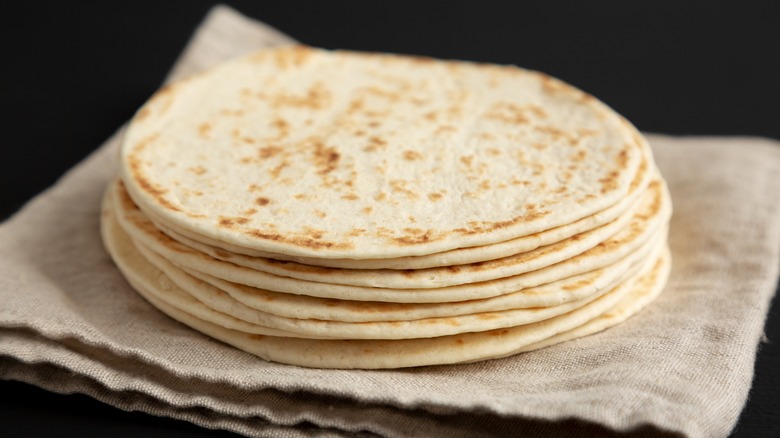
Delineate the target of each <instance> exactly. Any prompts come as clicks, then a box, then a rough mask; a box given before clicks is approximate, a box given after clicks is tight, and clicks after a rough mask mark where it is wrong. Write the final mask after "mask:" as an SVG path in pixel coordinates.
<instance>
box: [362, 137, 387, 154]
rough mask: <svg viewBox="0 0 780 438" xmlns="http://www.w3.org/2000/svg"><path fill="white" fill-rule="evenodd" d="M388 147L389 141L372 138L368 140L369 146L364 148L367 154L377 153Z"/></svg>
mask: <svg viewBox="0 0 780 438" xmlns="http://www.w3.org/2000/svg"><path fill="white" fill-rule="evenodd" d="M386 146H387V140H385V139H383V138H380V137H377V136H371V137H369V138H368V144H367V145H366V146H365V147H364V148H363V150H364V151H366V152H376V151H378V150H380V149H384V148H385V147H386Z"/></svg>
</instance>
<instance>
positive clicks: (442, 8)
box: [0, 0, 780, 437]
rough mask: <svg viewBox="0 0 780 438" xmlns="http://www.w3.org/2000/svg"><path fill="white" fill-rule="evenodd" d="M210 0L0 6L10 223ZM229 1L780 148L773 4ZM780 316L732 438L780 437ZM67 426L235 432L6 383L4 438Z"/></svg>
mask: <svg viewBox="0 0 780 438" xmlns="http://www.w3.org/2000/svg"><path fill="white" fill-rule="evenodd" d="M214 3H215V2H213V1H205V0H200V1H194V0H192V1H147V0H144V1H141V0H135V1H132V2H109V1H94V2H86V1H73V2H64V1H63V2H56V1H51V2H38V1H24V2H22V1H20V2H18V3H14V2H8V1H6V2H2V4H1V5H0V75H1V76H0V90H1V91H0V218H6V217H8V216H9V215H10V214H12V213H13V212H14V211H16V210H17V209H19V208H20V207H21V206H22V205H23V204H24V202H26V201H27V200H28V199H30V198H31V197H33V196H34V195H35V194H37V193H39V192H40V191H41V190H43V189H45V188H46V187H48V186H50V185H51V184H52V183H54V182H55V181H56V179H57V178H58V177H59V176H60V175H61V174H62V173H63V172H65V171H66V170H67V169H68V168H70V167H72V166H73V165H74V164H76V163H77V162H79V161H80V160H81V159H83V158H84V157H85V156H86V155H87V154H88V153H89V152H91V151H92V150H94V149H95V148H96V147H97V146H98V145H100V144H101V143H102V142H103V141H104V140H105V139H106V138H107V137H108V136H109V135H110V134H111V133H112V132H113V131H114V130H115V129H116V128H117V127H118V126H119V125H121V124H122V123H123V122H124V121H126V120H127V119H128V118H129V117H130V116H131V115H132V114H133V112H134V111H135V110H136V109H137V108H138V107H139V106H140V105H141V104H142V103H143V102H144V100H145V99H146V98H147V97H149V95H151V93H152V92H153V91H154V90H155V89H156V88H157V87H158V86H159V85H160V83H161V81H162V79H163V77H164V75H165V73H166V71H167V70H168V69H169V68H170V66H171V64H172V63H173V61H174V60H175V59H176V57H177V55H178V54H179V52H180V50H181V49H182V48H183V47H184V44H185V43H186V41H187V40H188V38H189V36H190V35H191V32H192V31H193V30H194V28H195V27H196V26H197V24H198V23H199V22H200V20H201V19H202V18H203V16H204V15H205V13H206V12H207V11H208V9H209V8H210V6H211V5H212V4H214ZM225 3H227V4H230V5H233V6H235V7H236V8H237V9H239V10H240V11H242V12H244V13H246V14H248V15H250V16H253V17H255V18H258V19H260V20H263V21H265V22H266V23H268V24H270V25H272V26H274V27H276V28H278V29H280V30H282V31H284V32H286V33H288V34H289V35H291V36H292V37H294V38H296V39H298V40H299V41H301V42H305V43H307V44H311V45H315V46H320V47H325V48H347V49H357V50H372V51H388V52H402V53H414V54H421V55H431V56H435V57H443V58H458V59H468V60H476V61H489V62H496V63H511V64H518V65H520V66H523V67H527V68H531V69H536V70H541V71H544V72H547V73H550V74H552V75H554V76H557V77H559V78H561V79H564V80H565V81H567V82H569V83H572V84H574V85H576V86H578V87H580V88H582V89H584V90H586V91H588V92H590V93H592V94H594V95H596V96H597V97H599V98H601V99H602V100H603V101H605V102H606V103H607V104H609V105H610V106H612V107H613V108H614V109H616V110H617V111H618V112H620V113H622V114H623V115H625V116H626V117H627V118H628V119H629V120H631V121H632V122H634V124H636V125H637V126H638V127H639V128H640V129H641V130H643V131H649V132H663V133H669V134H679V135H699V134H706V135H751V136H764V137H771V138H775V139H780V2H776V1H740V2H737V1H734V2H711V1H679V2H678V1H657V2H640V3H638V2H618V1H607V2H603V1H602V2H598V1H596V2H586V1H582V2H577V1H531V2H498V1H483V0H476V1H474V0H472V1H469V2H455V1H450V2H447V1H441V2H439V1H429V2H423V1H421V0H418V1H394V2H390V1H385V2H379V1H374V2H370V1H364V2H360V1H329V2H324V1H285V2H281V1H280V2H261V1H226V2H225ZM509 5H511V6H509ZM705 164H706V157H702V165H705ZM778 189H779V190H780V188H778ZM778 200H780V196H779V197H778ZM779 313H780V306H778V305H775V306H774V309H773V310H772V311H771V312H770V316H769V321H768V325H767V329H766V332H767V337H768V339H769V342H768V343H765V344H764V345H763V346H762V347H761V350H760V353H759V358H758V361H757V365H756V378H755V381H754V385H753V389H752V390H751V394H750V399H749V401H748V405H747V407H746V409H745V411H744V412H743V414H742V417H741V418H740V423H739V425H738V426H737V429H736V431H735V432H734V434H733V436H735V437H756V436H780V396H779V395H778V394H777V393H778V390H780V378H779V377H778V372H776V371H775V370H780V352H779V351H778V350H780V349H778V347H777V345H776V342H777V340H778V339H780V314H779ZM9 433H10V435H9ZM55 433H56V434H58V435H65V436H70V435H76V434H78V435H80V436H105V435H108V434H113V435H115V436H137V435H140V434H144V435H148V436H228V435H230V434H227V433H225V432H215V431H208V430H204V429H199V428H197V427H195V426H191V425H189V424H186V423H183V422H178V421H173V420H167V419H159V418H154V417H151V416H148V415H144V414H139V413H125V412H121V411H119V410H116V409H113V408H110V407H108V406H106V405H103V404H101V403H98V402H96V401H93V400H91V399H89V398H87V397H85V396H80V395H67V396H65V395H55V394H50V393H47V392H45V391H42V390H39V389H37V388H34V387H31V386H28V385H25V384H21V383H16V382H0V435H3V436H29V435H38V434H47V435H53V434H55Z"/></svg>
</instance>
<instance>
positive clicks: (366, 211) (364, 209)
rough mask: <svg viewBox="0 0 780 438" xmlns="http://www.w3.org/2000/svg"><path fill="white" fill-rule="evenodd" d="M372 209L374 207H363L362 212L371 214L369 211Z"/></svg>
mask: <svg viewBox="0 0 780 438" xmlns="http://www.w3.org/2000/svg"><path fill="white" fill-rule="evenodd" d="M372 211H374V207H363V210H362V212H363V213H365V214H371V212H372Z"/></svg>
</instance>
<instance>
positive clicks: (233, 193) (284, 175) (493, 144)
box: [121, 47, 652, 260]
mask: <svg viewBox="0 0 780 438" xmlns="http://www.w3.org/2000/svg"><path fill="white" fill-rule="evenodd" d="M647 148H648V146H647V144H646V142H645V141H644V140H643V138H642V137H641V135H639V134H638V132H637V131H636V130H635V129H634V128H633V127H631V126H630V125H629V124H627V123H626V122H625V121H624V120H623V119H622V118H621V117H620V116H618V115H617V114H615V113H614V112H613V111H612V110H611V109H609V108H608V107H607V106H606V105H604V104H602V103H601V102H599V101H598V100H596V99H595V98H593V97H592V96H590V95H588V94H586V93H584V92H582V91H579V90H577V89H575V88H573V87H571V86H569V85H566V84H564V83H562V82H560V81H558V80H555V79H552V78H550V77H548V76H546V75H544V74H541V73H536V72H531V71H527V70H523V69H520V68H517V67H504V66H495V65H488V64H476V63H468V62H457V61H439V60H432V59H424V58H415V57H408V56H397V55H380V54H366V53H352V52H329V51H325V50H318V49H313V48H307V47H284V48H276V49H270V50H266V51H263V52H258V53H256V54H254V55H250V56H247V57H244V58H241V59H238V60H235V61H231V62H228V63H226V64H223V65H221V66H219V67H216V68H214V69H212V70H209V71H207V72H205V73H202V74H199V75H197V76H193V77H190V78H188V79H186V80H183V81H180V82H177V83H174V84H171V85H169V86H166V87H165V88H163V89H162V90H161V91H160V92H158V93H157V94H156V95H155V96H154V97H153V98H152V99H151V100H150V101H149V102H148V103H147V104H146V105H144V106H143V107H142V108H141V109H140V110H139V112H138V113H137V114H136V116H135V117H134V119H133V121H132V123H131V125H130V127H129V128H128V130H127V132H126V135H125V139H124V142H123V147H122V153H121V174H122V179H123V181H124V182H125V184H126V185H127V190H128V192H129V193H130V195H131V197H132V198H133V200H134V201H135V202H136V203H137V204H138V205H139V206H140V208H141V210H142V211H144V212H145V213H147V214H148V216H149V217H150V218H155V219H156V220H159V222H160V223H162V224H164V225H169V226H171V227H172V228H174V229H181V230H188V231H190V232H193V233H195V234H196V235H202V236H205V237H207V238H209V239H214V240H215V241H217V242H226V243H228V244H230V245H235V246H238V247H245V248H249V249H254V250H261V251H267V252H270V253H280V254H288V255H294V256H302V257H312V258H322V259H330V258H341V259H343V258H349V259H358V260H360V259H391V258H398V257H409V256H421V255H427V254H434V253H439V252H444V251H449V250H453V249H456V248H464V247H478V246H486V245H490V244H494V243H498V242H504V241H508V240H511V239H515V238H518V237H522V236H527V235H530V234H533V233H537V232H540V231H544V230H550V229H553V228H556V227H560V226H563V225H566V224H571V223H573V222H576V221H578V220H580V219H582V218H586V217H588V216H591V215H594V214H596V213H598V212H600V211H604V210H605V209H608V208H610V207H612V206H615V205H616V204H618V203H619V202H620V201H621V200H623V199H625V198H626V196H627V195H628V193H629V191H630V186H631V184H632V182H633V181H634V180H635V179H636V176H637V173H638V172H639V169H640V166H641V163H642V161H643V157H645V156H649V154H648V153H647V151H646V150H647ZM651 167H652V166H651ZM628 207H629V206H626V208H628ZM598 225H600V224H598V223H597V224H594V226H598Z"/></svg>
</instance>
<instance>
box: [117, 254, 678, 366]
mask: <svg viewBox="0 0 780 438" xmlns="http://www.w3.org/2000/svg"><path fill="white" fill-rule="evenodd" d="M651 266H652V269H650V270H649V272H645V273H644V275H642V276H641V277H639V278H638V279H637V281H634V282H627V283H624V284H623V285H621V286H619V287H617V288H616V289H615V290H613V291H612V292H611V293H609V294H606V295H604V296H602V297H601V298H599V299H597V300H595V301H593V302H591V303H590V304H588V305H586V306H583V307H581V308H579V309H577V310H574V311H572V312H569V313H566V314H564V315H561V316H558V317H555V318H551V319H547V320H544V321H540V322H537V323H533V324H528V325H523V326H518V327H512V328H505V329H498V330H490V331H486V332H477V333H466V334H460V335H453V336H442V337H437V338H421V339H404V340H317V339H301V338H281V337H273V336H263V335H256V334H250V333H245V332H241V331H236V330H230V329H226V328H224V327H222V326H219V325H216V324H213V323H210V322H208V321H205V320H202V319H199V318H197V317H195V316H193V315H191V314H189V313H187V312H185V311H183V310H181V309H178V308H176V307H174V306H171V305H169V304H167V303H164V302H162V301H160V300H158V299H156V298H155V297H154V296H153V295H151V294H149V293H148V292H146V291H145V290H144V288H143V285H142V284H134V286H135V287H136V289H137V290H138V291H139V293H141V294H142V295H144V296H145V297H146V299H147V300H148V301H149V302H151V303H152V304H153V305H154V306H155V307H157V308H158V309H160V310H161V311H163V312H164V313H166V314H167V315H169V316H170V317H172V318H174V319H176V320H178V321H180V322H182V323H184V324H186V325H188V326H190V327H192V328H194V329H195V330H198V331H200V332H201V333H204V334H206V335H208V336H210V337H213V338H215V339H218V340H220V341H223V342H225V343H227V344H230V345H233V346H234V347H236V348H239V349H241V350H244V351H247V352H249V353H252V354H255V355H257V356H259V357H261V358H263V359H266V360H271V361H275V362H281V363H286V364H292V365H299V366H304V367H317V368H349V369H351V368H363V369H381V368H403V367H415V366H424V365H441V364H453V363H463V362H474V361H478V360H486V359H492V358H500V357H506V356H511V355H514V354H517V353H520V352H523V351H528V350H529V349H530V348H533V347H534V346H536V347H537V348H540V347H544V346H547V343H544V341H545V340H549V339H553V337H554V336H560V337H559V338H558V339H559V341H562V340H568V339H569V338H571V336H569V335H567V334H566V332H567V331H569V330H573V329H576V328H577V327H580V326H583V325H584V324H587V323H588V322H589V321H593V320H594V319H595V318H598V317H599V315H604V314H605V313H607V312H609V311H610V310H611V309H615V308H616V306H618V305H619V304H620V305H621V307H619V308H617V309H618V310H619V311H620V312H621V315H620V318H612V319H610V318H604V319H602V320H600V321H598V322H597V326H595V327H594V326H591V327H590V328H589V329H585V330H584V333H583V334H589V333H591V332H593V331H595V330H598V329H603V328H606V327H608V326H610V324H609V322H610V321H612V322H614V323H615V324H616V323H617V322H619V321H621V320H624V319H625V318H627V317H628V316H630V315H631V314H632V312H636V311H638V310H640V309H641V307H642V305H644V304H646V303H647V302H648V301H650V300H652V299H654V298H655V297H656V296H658V294H660V292H661V291H662V290H663V287H664V285H665V283H666V279H667V277H668V274H669V270H670V259H669V257H668V252H666V253H665V254H664V256H662V257H661V258H659V259H658V260H657V261H656V263H654V264H653V265H651ZM130 281H131V283H133V281H132V280H130ZM642 298H643V299H642ZM637 299H642V301H641V304H642V305H638V306H632V305H631V301H632V300H637Z"/></svg>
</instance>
